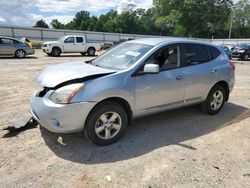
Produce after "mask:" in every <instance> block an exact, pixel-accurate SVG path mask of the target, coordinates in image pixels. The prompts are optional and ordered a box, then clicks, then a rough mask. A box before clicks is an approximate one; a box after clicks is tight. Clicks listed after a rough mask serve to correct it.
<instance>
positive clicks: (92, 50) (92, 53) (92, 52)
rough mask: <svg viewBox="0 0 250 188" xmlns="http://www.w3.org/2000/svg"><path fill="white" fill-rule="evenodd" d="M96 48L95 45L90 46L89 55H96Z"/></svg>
mask: <svg viewBox="0 0 250 188" xmlns="http://www.w3.org/2000/svg"><path fill="white" fill-rule="evenodd" d="M95 51H96V50H95V48H94V47H90V48H88V50H87V53H88V55H89V56H94V55H95Z"/></svg>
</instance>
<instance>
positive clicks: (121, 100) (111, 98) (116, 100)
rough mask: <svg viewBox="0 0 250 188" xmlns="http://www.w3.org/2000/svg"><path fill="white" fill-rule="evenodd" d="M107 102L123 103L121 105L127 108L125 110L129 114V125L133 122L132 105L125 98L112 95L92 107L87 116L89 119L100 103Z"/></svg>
mask: <svg viewBox="0 0 250 188" xmlns="http://www.w3.org/2000/svg"><path fill="white" fill-rule="evenodd" d="M106 102H115V103H117V104H119V105H121V106H122V107H123V108H124V109H125V111H126V113H127V115H128V125H130V124H131V122H132V118H133V111H132V109H131V106H130V104H129V103H128V101H126V100H125V99H123V98H121V97H110V98H106V99H103V100H101V101H100V102H98V103H97V104H96V105H95V106H94V107H93V108H92V110H91V111H90V112H89V114H88V116H87V119H88V118H89V116H90V115H91V114H92V112H93V110H94V109H95V108H96V107H97V106H98V105H100V104H102V103H106ZM86 122H87V121H85V123H86ZM84 127H85V126H84Z"/></svg>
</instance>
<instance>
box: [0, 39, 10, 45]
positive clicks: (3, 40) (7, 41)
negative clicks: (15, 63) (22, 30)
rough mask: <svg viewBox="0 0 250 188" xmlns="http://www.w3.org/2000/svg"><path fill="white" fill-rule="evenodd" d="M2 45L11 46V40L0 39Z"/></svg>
mask: <svg viewBox="0 0 250 188" xmlns="http://www.w3.org/2000/svg"><path fill="white" fill-rule="evenodd" d="M0 44H11V40H10V39H0Z"/></svg>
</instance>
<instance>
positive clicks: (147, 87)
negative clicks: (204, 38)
mask: <svg viewBox="0 0 250 188" xmlns="http://www.w3.org/2000/svg"><path fill="white" fill-rule="evenodd" d="M181 57H182V56H181V52H180V46H179V45H178V44H174V45H168V46H165V47H163V48H161V49H160V50H158V51H157V52H155V53H154V54H153V55H151V56H150V57H149V58H148V59H147V60H146V61H145V63H144V64H143V65H142V67H141V69H140V70H139V71H138V72H137V74H135V98H136V100H135V101H136V102H135V106H136V111H137V113H138V115H140V114H144V113H151V112H154V111H160V110H164V109H169V108H173V107H177V106H182V105H183V99H184V91H185V79H183V76H182V72H183V68H182V67H181V66H182V58H181ZM145 64H158V65H159V66H160V71H159V73H156V74H144V73H143V68H144V66H145Z"/></svg>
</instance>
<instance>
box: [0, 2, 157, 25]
mask: <svg viewBox="0 0 250 188" xmlns="http://www.w3.org/2000/svg"><path fill="white" fill-rule="evenodd" d="M130 3H133V4H136V5H137V8H145V9H147V8H150V7H151V6H152V0H0V25H12V26H33V25H35V23H36V21H37V20H40V19H44V20H45V21H46V23H47V24H49V23H50V22H51V20H53V19H58V20H59V21H60V22H62V23H64V24H65V23H68V22H70V21H71V20H72V19H73V17H74V16H75V14H76V12H78V11H80V10H86V11H88V12H90V15H91V16H92V15H95V16H99V15H101V14H105V13H107V12H108V11H109V10H110V9H114V10H118V11H121V10H122V8H123V7H124V6H126V5H127V4H130Z"/></svg>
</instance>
